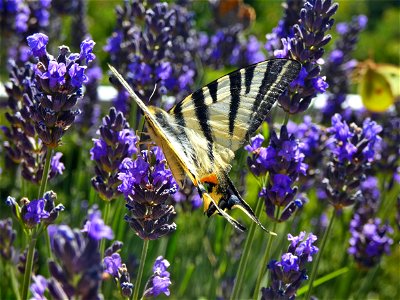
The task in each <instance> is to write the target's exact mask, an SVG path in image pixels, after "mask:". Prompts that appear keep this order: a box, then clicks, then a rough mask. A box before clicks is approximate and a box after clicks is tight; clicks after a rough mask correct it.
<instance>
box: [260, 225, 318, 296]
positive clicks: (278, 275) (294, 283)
mask: <svg viewBox="0 0 400 300" xmlns="http://www.w3.org/2000/svg"><path fill="white" fill-rule="evenodd" d="M288 240H289V241H290V242H291V243H290V245H289V249H288V252H287V253H284V254H282V256H281V260H280V261H276V260H272V261H271V262H270V263H269V264H268V269H270V272H271V273H270V274H271V275H270V276H271V284H270V286H269V287H268V288H262V289H261V292H262V297H261V299H263V300H267V299H289V300H293V299H295V297H296V291H297V290H298V289H299V287H300V285H301V283H302V282H303V281H304V280H306V279H307V278H308V277H307V270H306V265H307V263H309V262H311V261H312V257H313V256H314V255H315V254H316V253H317V252H318V248H317V247H316V246H314V245H313V244H314V243H315V241H316V240H317V237H316V236H315V235H313V234H312V233H310V234H308V235H307V237H306V233H305V232H304V231H303V232H301V233H300V234H299V236H292V235H291V234H288Z"/></svg>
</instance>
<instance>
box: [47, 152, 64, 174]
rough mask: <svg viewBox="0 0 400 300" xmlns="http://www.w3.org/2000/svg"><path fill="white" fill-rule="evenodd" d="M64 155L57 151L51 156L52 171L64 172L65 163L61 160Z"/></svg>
mask: <svg viewBox="0 0 400 300" xmlns="http://www.w3.org/2000/svg"><path fill="white" fill-rule="evenodd" d="M62 156H63V154H62V153H61V152H56V153H55V154H54V155H53V157H52V158H51V162H50V168H51V171H52V172H54V173H58V174H62V173H63V171H64V170H65V166H64V164H63V163H62V162H61V161H60V159H61V157H62Z"/></svg>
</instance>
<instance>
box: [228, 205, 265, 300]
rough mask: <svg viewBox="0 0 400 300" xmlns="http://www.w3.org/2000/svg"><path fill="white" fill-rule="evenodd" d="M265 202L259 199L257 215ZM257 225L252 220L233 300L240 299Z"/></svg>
mask: <svg viewBox="0 0 400 300" xmlns="http://www.w3.org/2000/svg"><path fill="white" fill-rule="evenodd" d="M263 204H264V202H263V201H262V200H261V199H258V201H257V206H256V211H255V215H256V216H257V217H259V216H260V214H261V211H262V207H263ZM257 226H258V225H257V224H256V222H252V223H251V225H250V229H249V234H248V235H247V239H246V243H245V245H244V249H243V253H242V257H241V258H240V262H239V269H238V272H237V276H236V281H235V285H234V287H233V292H232V296H231V299H232V300H233V299H239V296H240V292H241V291H242V284H243V278H244V275H245V274H244V273H245V271H246V267H247V263H248V261H249V258H250V250H251V248H252V245H253V240H254V233H255V231H256V227H257Z"/></svg>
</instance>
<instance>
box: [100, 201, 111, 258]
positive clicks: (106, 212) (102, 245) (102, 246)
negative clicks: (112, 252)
mask: <svg viewBox="0 0 400 300" xmlns="http://www.w3.org/2000/svg"><path fill="white" fill-rule="evenodd" d="M110 209H111V201H106V207H105V208H104V223H105V224H106V225H107V224H108V216H109V215H110ZM105 248H106V239H101V241H100V255H101V259H103V257H104V250H105Z"/></svg>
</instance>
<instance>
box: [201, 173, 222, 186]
mask: <svg viewBox="0 0 400 300" xmlns="http://www.w3.org/2000/svg"><path fill="white" fill-rule="evenodd" d="M200 182H208V183H213V184H218V178H217V175H216V174H215V173H211V174H210V175H207V176H204V177H202V178H201V179H200Z"/></svg>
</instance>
